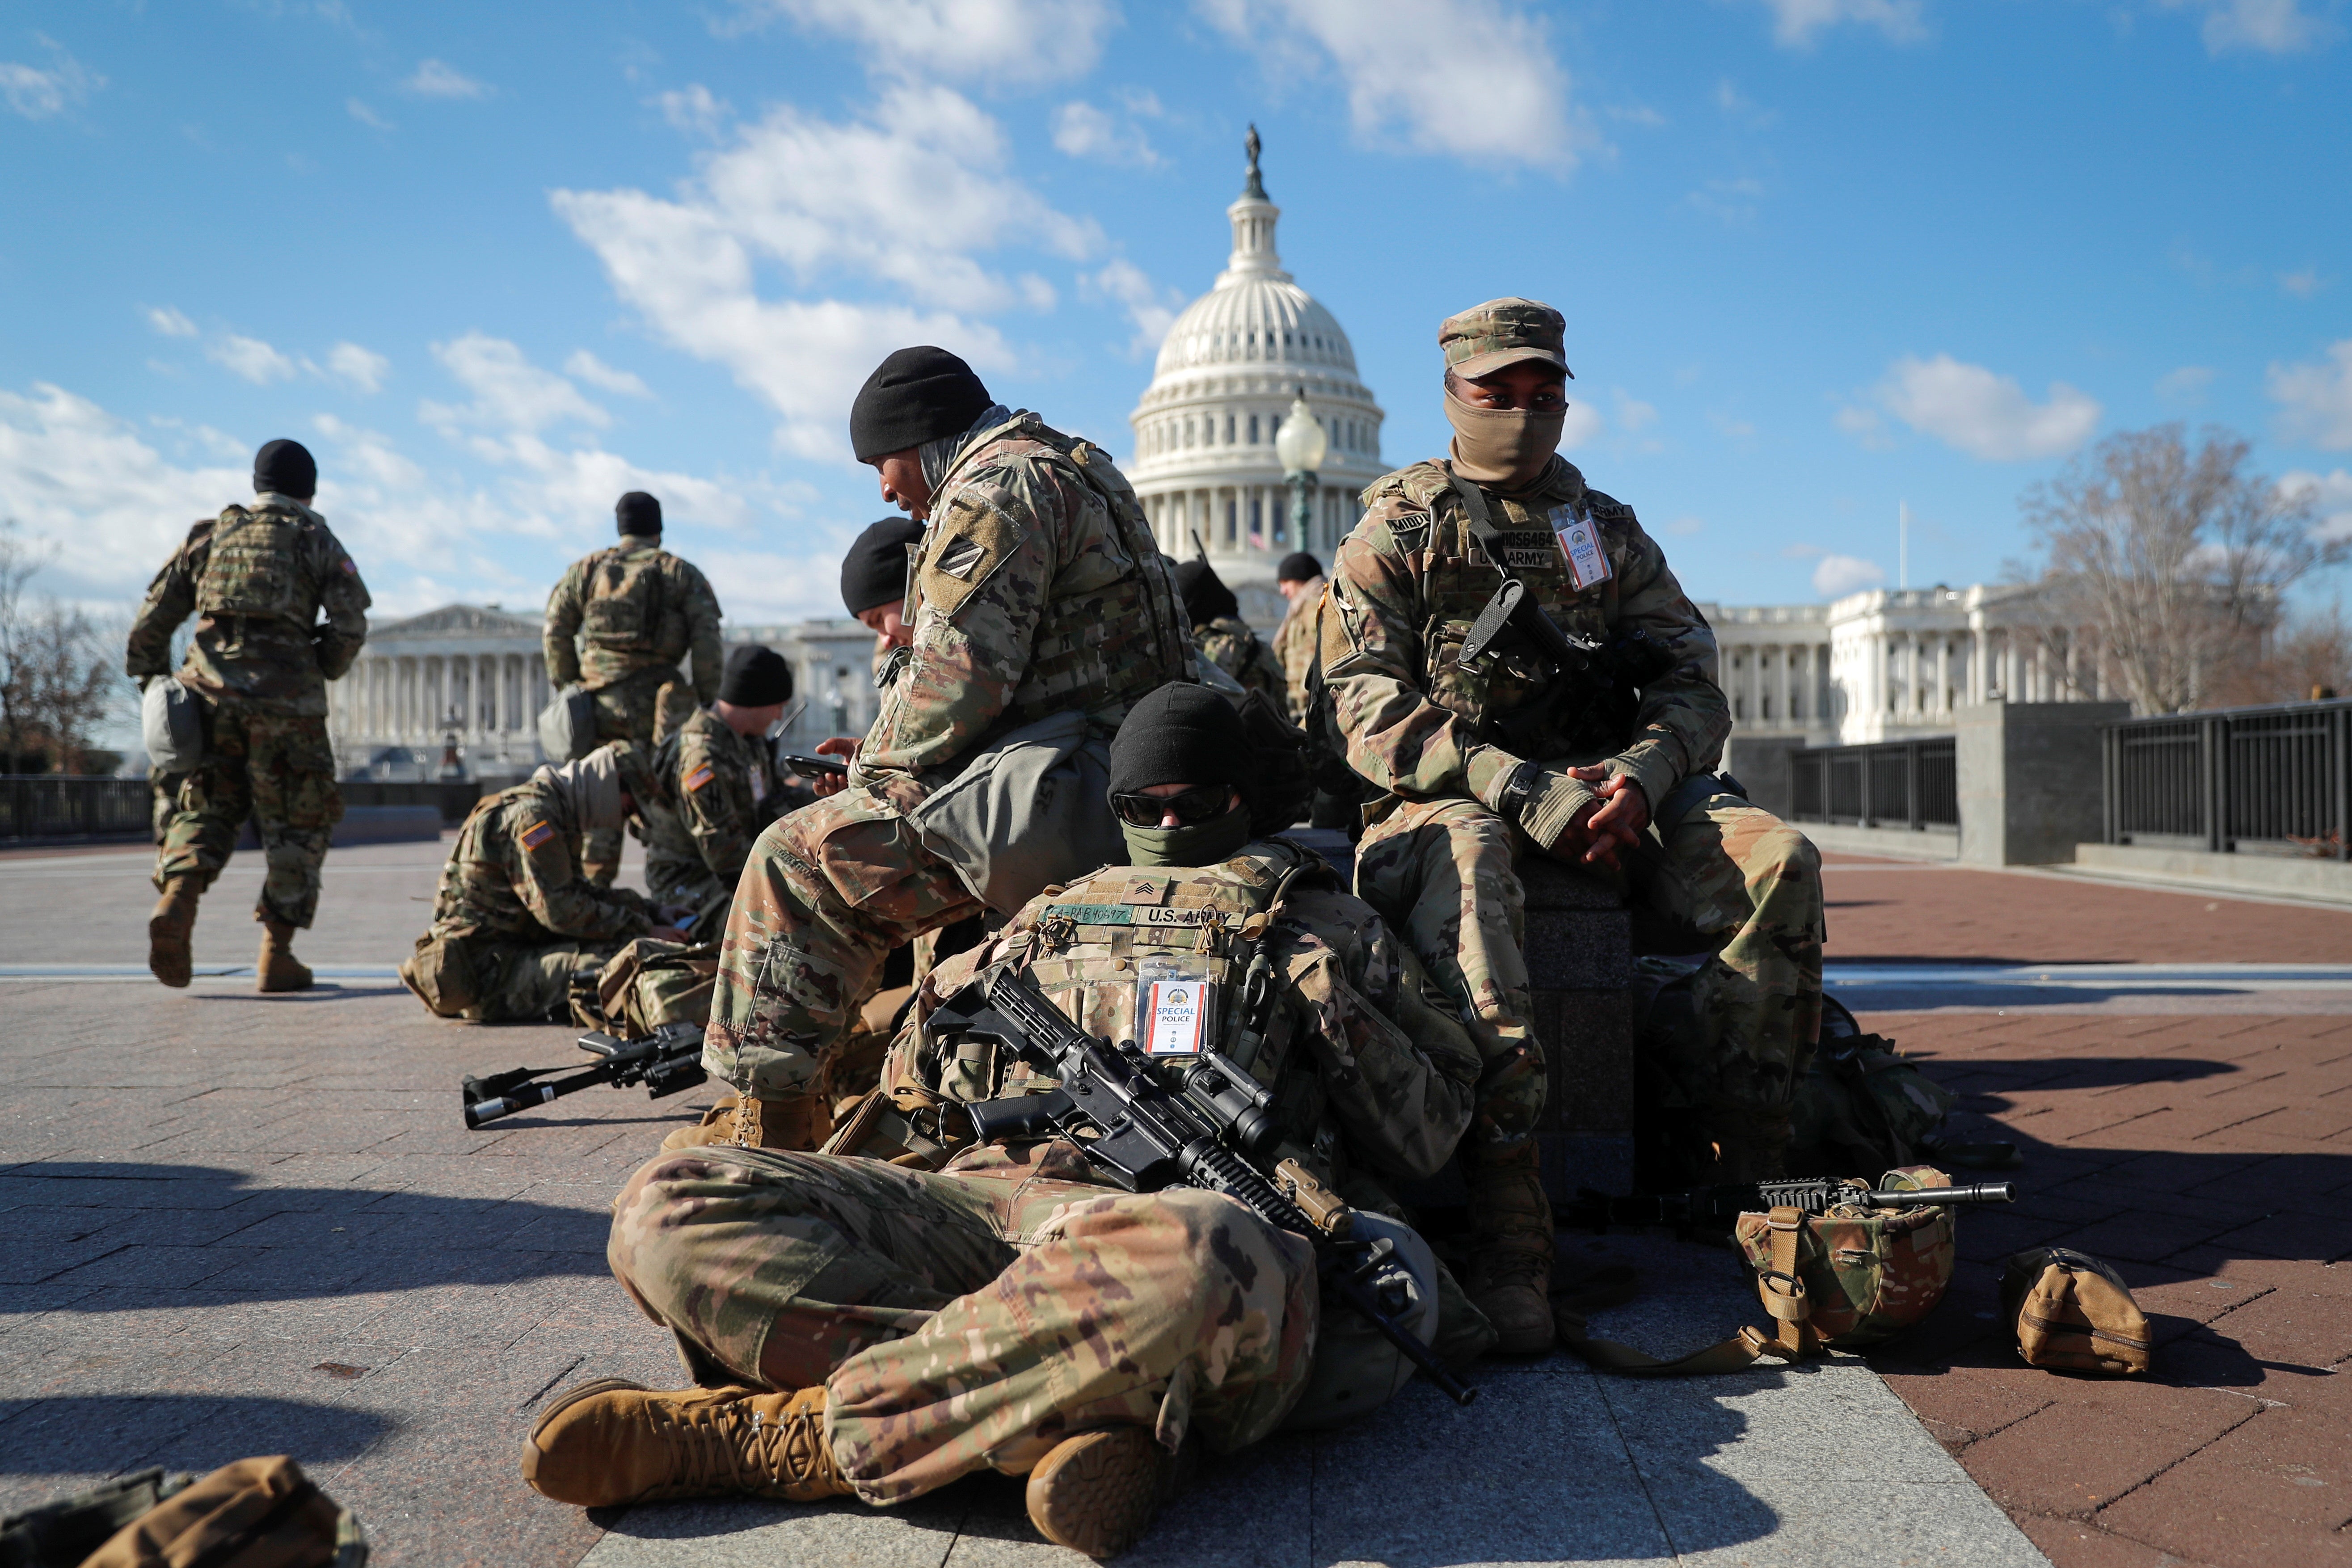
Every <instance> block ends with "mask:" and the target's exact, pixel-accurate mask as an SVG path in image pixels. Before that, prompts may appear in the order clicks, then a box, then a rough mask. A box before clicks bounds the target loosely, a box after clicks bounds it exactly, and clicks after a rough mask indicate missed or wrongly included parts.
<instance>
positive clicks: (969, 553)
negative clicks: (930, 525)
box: [919, 486, 1023, 619]
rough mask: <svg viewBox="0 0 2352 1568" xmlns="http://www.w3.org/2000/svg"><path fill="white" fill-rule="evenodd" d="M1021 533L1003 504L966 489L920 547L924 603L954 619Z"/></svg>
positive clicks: (1010, 551) (1014, 546) (1016, 543)
mask: <svg viewBox="0 0 2352 1568" xmlns="http://www.w3.org/2000/svg"><path fill="white" fill-rule="evenodd" d="M1022 537H1023V531H1022V527H1021V524H1020V523H1019V522H1018V521H1015V520H1014V519H1013V517H1012V515H1011V514H1010V513H1008V512H1006V511H1004V510H1003V509H1002V508H999V507H996V506H992V505H991V504H990V503H989V502H988V501H987V500H983V499H982V498H981V497H979V496H976V495H973V494H972V493H971V487H969V486H967V487H965V488H964V489H963V491H962V493H961V494H959V495H958V496H957V497H956V499H955V500H954V502H953V503H952V504H951V505H950V506H949V508H948V510H947V515H946V516H944V517H942V518H941V519H940V521H939V524H938V527H937V528H936V529H935V531H933V533H932V536H931V538H930V540H929V542H928V544H927V546H926V548H925V549H924V551H923V556H922V568H921V572H920V574H919V582H920V584H921V587H922V597H923V603H924V604H926V605H938V606H939V609H940V614H942V615H944V616H948V617H949V618H950V619H953V618H954V616H955V615H956V613H957V612H958V611H959V610H961V609H962V608H963V606H964V605H965V603H966V602H967V601H969V600H970V599H971V596H972V595H974V594H976V593H978V592H979V591H980V589H981V587H982V584H985V583H986V582H987V581H988V580H989V579H990V578H991V577H992V576H994V575H995V574H996V569H997V568H998V567H1000V566H1002V565H1003V564H1004V563H1005V562H1006V561H1007V560H1009V559H1010V558H1011V557H1012V554H1013V551H1014V550H1015V549H1017V548H1019V546H1020V543H1021V540H1022Z"/></svg>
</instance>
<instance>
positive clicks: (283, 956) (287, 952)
mask: <svg viewBox="0 0 2352 1568" xmlns="http://www.w3.org/2000/svg"><path fill="white" fill-rule="evenodd" d="M253 988H254V989H255V990H256V991H308V990H309V989H310V970H309V969H308V968H307V967H305V966H304V964H303V963H302V961H301V960H300V959H299V958H297V957H295V956H294V928H293V927H292V926H290V925H288V924H287V923H286V922H285V921H262V923H261V957H260V958H259V959H258V960H257V961H256V962H255V963H254V966H253Z"/></svg>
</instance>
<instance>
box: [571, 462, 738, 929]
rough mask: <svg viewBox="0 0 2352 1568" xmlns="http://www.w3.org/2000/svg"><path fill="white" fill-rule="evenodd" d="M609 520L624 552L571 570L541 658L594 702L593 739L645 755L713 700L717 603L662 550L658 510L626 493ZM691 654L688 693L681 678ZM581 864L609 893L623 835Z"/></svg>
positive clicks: (703, 582) (698, 577) (585, 850)
mask: <svg viewBox="0 0 2352 1568" xmlns="http://www.w3.org/2000/svg"><path fill="white" fill-rule="evenodd" d="M613 515H614V519H615V521H616V523H617V525H618V527H619V529H620V531H621V542H620V543H618V544H615V545H614V546H612V547H611V548H610V549H607V550H599V551H597V552H594V553H593V554H591V555H584V556H583V557H581V558H580V559H579V560H577V561H575V562H573V563H572V566H571V569H570V570H568V571H566V572H565V573H564V574H563V578H562V581H561V582H559V583H557V584H556V585H555V591H554V592H553V593H551V594H550V595H548V596H547V626H546V631H545V635H544V637H543V638H542V643H543V647H542V650H541V651H542V652H544V653H545V655H546V657H547V679H549V680H550V681H551V683H553V684H554V685H555V686H556V687H558V688H562V687H566V686H572V685H575V684H576V685H579V686H582V687H584V688H585V689H587V690H588V691H589V692H590V693H591V694H592V695H593V698H594V700H595V706H596V739H598V740H599V741H628V742H633V743H634V744H635V745H636V746H637V747H638V748H639V749H641V750H643V751H645V752H648V753H650V752H652V751H653V749H654V748H655V747H656V746H657V745H659V744H660V743H661V742H662V741H663V740H664V739H666V738H667V736H668V734H669V732H670V731H672V730H675V729H676V728H677V726H678V725H679V724H680V723H682V722H683V721H685V719H686V716H687V714H688V711H689V710H691V709H692V708H693V707H694V705H695V704H697V703H709V702H711V701H714V700H717V698H718V696H719V668H720V666H721V665H722V664H723V663H724V661H725V658H726V655H725V651H724V648H723V647H722V646H721V644H720V641H719V595H716V594H714V593H712V592H711V591H710V581H709V578H707V577H705V576H703V574H702V573H701V572H700V571H699V570H698V568H697V567H696V566H695V565H694V564H693V563H691V562H687V561H681V560H680V559H678V558H677V556H675V555H672V554H671V553H670V552H668V551H667V550H664V549H663V548H662V547H661V538H662V509H661V502H660V501H658V500H656V499H655V498H653V497H652V496H649V495H647V494H646V492H645V491H643V490H631V491H630V492H629V493H628V494H626V495H625V496H623V497H622V498H621V499H620V500H618V501H616V502H614V506H613ZM688 654H691V655H693V656H694V684H693V686H692V687H691V688H690V689H689V688H688V685H687V682H686V677H685V676H684V675H682V674H680V673H679V671H678V668H677V661H678V660H679V659H681V658H685V657H687V656H688ZM580 856H581V865H582V868H583V874H584V875H585V876H586V877H587V879H588V880H589V881H591V882H593V883H594V884H595V885H596V886H598V887H600V888H604V887H610V886H611V885H612V882H613V879H614V876H616V875H617V874H618V873H619V871H620V869H621V834H620V830H619V829H618V828H612V829H602V828H600V829H598V830H597V831H596V832H594V833H593V834H591V835H590V836H589V837H588V838H587V840H586V841H585V842H583V844H582V846H581V849H580Z"/></svg>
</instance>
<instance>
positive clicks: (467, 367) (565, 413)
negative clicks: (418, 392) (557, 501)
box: [416, 332, 617, 493]
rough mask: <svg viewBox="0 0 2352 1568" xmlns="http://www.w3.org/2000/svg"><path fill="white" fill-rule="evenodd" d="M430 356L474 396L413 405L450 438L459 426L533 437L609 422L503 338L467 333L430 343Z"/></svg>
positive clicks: (490, 444) (493, 445)
mask: <svg viewBox="0 0 2352 1568" xmlns="http://www.w3.org/2000/svg"><path fill="white" fill-rule="evenodd" d="M433 357H434V358H435V359H437V360H439V361H440V362H441V364H442V368H444V369H445V370H446V371H448V373H449V374H451V375H452V376H454V377H456V378H457V384H459V385H461V386H463V387H464V388H465V389H466V390H467V391H468V392H470V393H472V394H473V395H474V401H473V402H471V403H469V404H467V405H463V406H462V407H452V406H450V405H447V404H446V403H435V402H432V401H430V400H429V399H428V400H427V401H425V402H424V403H420V404H418V405H417V408H416V416H417V417H418V418H419V419H422V420H423V421H424V422H425V424H427V425H431V426H436V428H438V429H440V430H441V431H442V432H443V433H444V434H445V435H448V436H450V437H452V438H455V437H456V436H457V430H458V428H459V427H461V426H467V427H472V428H476V429H484V430H497V431H506V432H509V433H512V434H516V435H522V436H533V437H535V436H537V435H538V434H539V433H540V432H541V431H542V430H545V429H548V428H549V427H550V426H556V425H562V424H580V425H593V426H598V427H600V428H601V427H603V426H606V425H610V424H611V423H612V422H613V416H611V415H610V414H607V413H605V412H604V409H602V408H600V407H598V406H597V405H595V404H593V403H591V402H589V401H588V400H587V399H586V398H585V397H583V396H582V395H580V389H579V388H578V387H576V386H574V385H572V384H571V383H570V382H568V381H566V380H564V379H563V378H562V376H560V375H558V374H555V373H554V372H553V371H551V370H541V369H540V368H539V366H537V365H535V364H533V363H530V360H529V359H527V358H525V357H524V355H523V352H522V350H521V349H520V348H518V347H516V346H515V345H514V344H513V343H511V342H508V341H507V340H506V339H504V338H493V337H490V336H488V335H487V334H486V333H482V332H467V334H466V335H465V336H464V337H462V338H458V339H457V340H456V341H454V342H446V343H435V344H434V345H433ZM477 448H478V450H481V451H483V452H484V453H485V454H486V455H487V454H489V453H491V452H493V451H503V450H505V449H506V448H505V447H502V446H500V445H499V442H497V441H494V440H486V441H482V442H478V443H477ZM616 493H617V492H616Z"/></svg>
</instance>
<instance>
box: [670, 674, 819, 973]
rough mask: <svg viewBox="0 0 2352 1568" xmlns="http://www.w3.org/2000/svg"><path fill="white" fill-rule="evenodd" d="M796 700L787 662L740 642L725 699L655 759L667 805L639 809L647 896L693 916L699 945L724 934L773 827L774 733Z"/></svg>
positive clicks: (723, 681) (723, 689)
mask: <svg viewBox="0 0 2352 1568" xmlns="http://www.w3.org/2000/svg"><path fill="white" fill-rule="evenodd" d="M791 700H793V667H792V666H791V665H789V664H787V663H785V662H784V657H783V655H782V654H780V653H778V652H776V651H775V650H774V649H773V648H768V647H761V646H760V645H759V644H757V643H744V644H740V645H739V646H737V647H731V648H730V649H728V650H727V671H726V673H725V674H724V675H723V676H721V677H720V678H719V697H718V700H716V701H714V702H712V703H711V704H710V706H709V707H708V708H698V709H696V710H694V712H693V714H692V715H691V716H690V717H688V720H687V721H686V722H685V723H683V724H681V725H679V726H678V727H677V731H676V732H675V733H673V734H672V735H671V736H670V737H669V739H667V740H666V741H664V742H662V743H661V745H660V746H659V747H658V748H657V749H656V751H655V752H654V766H655V769H656V772H658V773H660V774H661V779H662V792H661V798H660V799H659V800H658V801H646V800H641V801H639V802H638V803H637V805H638V807H639V812H638V816H639V819H640V820H641V821H642V822H644V824H645V841H646V889H647V890H648V891H649V892H651V893H652V894H653V896H654V901H655V902H656V903H659V904H667V905H672V906H675V907H677V908H680V909H685V910H692V911H694V912H693V914H692V916H691V917H690V923H689V924H688V927H687V929H688V931H689V933H690V934H691V935H692V936H693V937H694V939H695V940H696V941H697V942H712V941H716V940H717V939H718V936H719V932H720V931H724V930H725V929H726V927H727V906H728V902H729V900H731V899H733V898H734V896H735V884H736V882H737V881H738V880H739V879H740V878H741V877H742V875H743V862H744V860H745V859H746V858H749V856H750V855H751V841H752V840H753V839H755V838H757V837H759V835H760V830H761V828H763V827H765V826H767V825H768V821H769V818H768V817H766V816H762V815H761V803H762V802H764V801H766V800H768V799H769V797H770V792H771V790H772V788H773V786H774V784H775V780H774V778H773V777H772V773H773V772H774V761H773V758H772V756H771V755H770V753H769V751H768V742H767V735H768V731H769V730H770V729H772V728H773V727H774V725H775V722H776V721H777V720H779V719H782V717H783V716H784V704H785V703H787V702H789V701H791Z"/></svg>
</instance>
